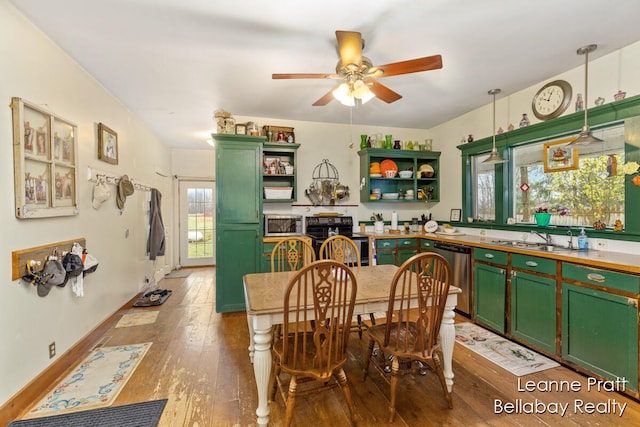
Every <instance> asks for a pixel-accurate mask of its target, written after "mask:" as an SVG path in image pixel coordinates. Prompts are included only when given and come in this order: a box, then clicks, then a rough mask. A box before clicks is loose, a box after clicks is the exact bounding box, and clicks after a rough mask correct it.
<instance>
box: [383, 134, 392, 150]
mask: <svg viewBox="0 0 640 427" xmlns="http://www.w3.org/2000/svg"><path fill="white" fill-rule="evenodd" d="M391 137H392V136H391V135H385V136H384V141H385V143H384V148H386V149H391V147H392V146H393V142H392V141H391Z"/></svg>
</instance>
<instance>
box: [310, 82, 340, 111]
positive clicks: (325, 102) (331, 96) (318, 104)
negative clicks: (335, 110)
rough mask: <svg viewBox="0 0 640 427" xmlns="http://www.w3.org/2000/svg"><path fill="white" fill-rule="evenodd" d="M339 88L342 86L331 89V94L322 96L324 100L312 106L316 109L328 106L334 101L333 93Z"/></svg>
mask: <svg viewBox="0 0 640 427" xmlns="http://www.w3.org/2000/svg"><path fill="white" fill-rule="evenodd" d="M338 86H340V85H336V86H335V87H333V88H331V90H330V91H329V92H327V93H325V94H324V95H322V98H320V99H318V100H317V101H316V102H314V103H313V104H312V105H313V106H314V107H324V106H325V105H327V104H328V103H329V102H331V100H332V99H333V91H334V90H336V89H337V88H338Z"/></svg>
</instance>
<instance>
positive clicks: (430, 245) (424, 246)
mask: <svg viewBox="0 0 640 427" xmlns="http://www.w3.org/2000/svg"><path fill="white" fill-rule="evenodd" d="M434 244H435V241H433V240H430V239H420V252H434V248H435V246H434Z"/></svg>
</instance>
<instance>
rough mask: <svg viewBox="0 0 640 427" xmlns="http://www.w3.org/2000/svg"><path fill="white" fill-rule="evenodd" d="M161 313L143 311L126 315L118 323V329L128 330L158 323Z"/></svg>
mask: <svg viewBox="0 0 640 427" xmlns="http://www.w3.org/2000/svg"><path fill="white" fill-rule="evenodd" d="M159 313H160V312H159V311H146V310H143V311H140V312H138V313H128V314H125V315H123V316H122V317H121V318H120V320H119V321H118V324H117V325H116V328H126V327H129V326H139V325H149V324H151V323H156V320H157V319H158V314H159Z"/></svg>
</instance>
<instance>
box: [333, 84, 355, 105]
mask: <svg viewBox="0 0 640 427" xmlns="http://www.w3.org/2000/svg"><path fill="white" fill-rule="evenodd" d="M350 92H351V90H350V89H349V85H348V84H347V83H341V84H340V85H339V86H338V87H337V88H336V89H335V90H334V91H333V97H334V98H335V99H336V100H337V101H339V102H340V103H341V104H342V105H346V106H347V107H353V106H354V105H356V104H355V100H354V99H353V96H352V95H351V93H350Z"/></svg>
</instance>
